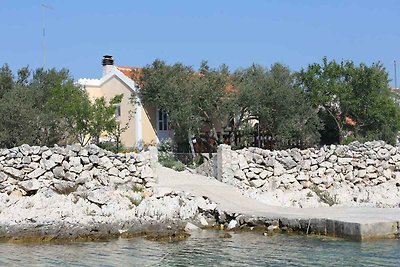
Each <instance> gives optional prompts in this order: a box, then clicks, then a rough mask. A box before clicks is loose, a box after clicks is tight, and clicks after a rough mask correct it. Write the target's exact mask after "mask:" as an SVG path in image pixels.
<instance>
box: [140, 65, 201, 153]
mask: <svg viewBox="0 0 400 267" xmlns="http://www.w3.org/2000/svg"><path fill="white" fill-rule="evenodd" d="M194 79H196V76H195V73H194V71H193V69H192V68H191V67H188V66H184V65H183V64H180V63H176V64H174V65H167V64H166V63H165V62H164V61H161V60H155V61H154V62H153V63H152V64H151V65H148V66H146V67H145V68H143V70H142V75H141V76H140V82H139V85H140V87H141V88H140V98H141V100H142V101H143V103H144V104H150V105H153V106H155V107H157V108H158V109H160V110H162V111H164V112H166V113H167V114H168V118H169V121H170V126H171V128H172V129H173V130H174V134H175V137H176V138H177V139H179V138H185V139H186V140H187V141H188V143H189V145H190V147H191V150H192V152H193V151H194V148H193V144H192V142H191V140H192V135H193V134H194V133H197V132H198V131H199V129H200V127H201V125H200V122H201V121H202V118H201V116H200V114H198V113H197V112H196V111H195V110H196V107H195V105H194V103H195V102H194V94H193V91H192V89H193V87H194V86H193V83H194Z"/></svg>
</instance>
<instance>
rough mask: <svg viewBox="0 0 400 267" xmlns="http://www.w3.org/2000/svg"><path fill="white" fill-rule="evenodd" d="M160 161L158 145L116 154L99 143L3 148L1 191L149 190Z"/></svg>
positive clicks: (0, 165)
mask: <svg viewBox="0 0 400 267" xmlns="http://www.w3.org/2000/svg"><path fill="white" fill-rule="evenodd" d="M156 162H157V150H156V148H150V149H149V151H147V152H143V153H140V154H137V153H126V154H114V153H112V152H109V151H106V150H103V149H101V148H99V147H97V146H96V145H89V146H87V147H81V146H80V145H69V146H66V147H59V146H54V147H53V148H48V147H45V146H43V147H39V146H29V145H22V146H20V147H15V148H11V149H1V150H0V193H8V194H13V193H14V194H21V195H32V194H35V193H36V192H37V191H38V190H48V189H51V190H52V191H55V192H57V193H65V194H67V193H69V192H72V191H76V190H77V188H78V187H79V186H81V187H83V188H85V190H91V189H95V188H97V187H100V186H110V187H115V188H118V187H127V188H140V189H146V188H150V187H151V186H153V185H154V183H155V175H154V172H153V170H154V168H155V164H156ZM83 188H82V189H83Z"/></svg>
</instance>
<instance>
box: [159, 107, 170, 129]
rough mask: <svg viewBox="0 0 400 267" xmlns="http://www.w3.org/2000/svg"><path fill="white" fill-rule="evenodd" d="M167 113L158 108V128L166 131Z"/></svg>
mask: <svg viewBox="0 0 400 267" xmlns="http://www.w3.org/2000/svg"><path fill="white" fill-rule="evenodd" d="M168 128H169V127H168V115H167V113H165V112H163V111H162V110H158V130H159V131H168Z"/></svg>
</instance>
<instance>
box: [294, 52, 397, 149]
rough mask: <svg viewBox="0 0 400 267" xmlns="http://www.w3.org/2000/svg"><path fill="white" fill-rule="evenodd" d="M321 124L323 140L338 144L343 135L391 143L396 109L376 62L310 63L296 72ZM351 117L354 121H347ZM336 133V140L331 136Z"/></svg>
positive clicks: (380, 68) (385, 77) (344, 136)
mask: <svg viewBox="0 0 400 267" xmlns="http://www.w3.org/2000/svg"><path fill="white" fill-rule="evenodd" d="M297 82H298V84H299V86H301V87H302V89H303V90H304V91H305V92H306V94H307V96H308V98H309V99H310V101H311V103H312V104H313V107H314V108H315V109H317V110H318V113H319V116H320V118H321V120H322V121H323V123H324V131H322V133H323V137H325V134H327V133H329V132H330V133H332V131H333V132H335V134H334V135H332V136H331V137H329V138H327V141H326V142H325V143H334V142H335V141H336V142H339V143H342V142H343V141H344V139H345V138H346V137H347V136H350V135H352V136H354V137H355V138H356V139H358V140H371V139H382V140H384V141H386V142H389V143H392V144H394V143H395V140H396V136H397V133H398V131H399V129H400V124H399V123H400V109H399V106H398V104H396V103H395V102H394V98H393V96H392V94H391V93H390V91H389V88H388V82H389V80H388V74H387V72H386V70H385V68H384V67H383V65H382V64H380V63H373V64H372V65H371V66H367V65H365V64H360V65H358V66H356V65H355V64H354V63H353V62H352V61H342V62H340V63H337V62H335V61H334V60H333V61H330V62H328V60H327V59H326V58H323V61H322V64H318V63H314V64H311V65H309V66H308V68H307V69H306V70H304V69H302V70H301V71H300V72H299V73H298V74H297ZM349 119H351V120H352V121H353V122H354V123H350V122H349ZM334 136H336V137H337V139H336V140H332V139H331V138H332V137H334Z"/></svg>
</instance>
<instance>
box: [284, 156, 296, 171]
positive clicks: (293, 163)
mask: <svg viewBox="0 0 400 267" xmlns="http://www.w3.org/2000/svg"><path fill="white" fill-rule="evenodd" d="M281 162H282V164H283V165H284V166H285V168H286V169H291V168H294V167H296V166H297V163H296V161H294V160H293V159H292V158H291V157H286V158H283V159H281Z"/></svg>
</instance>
